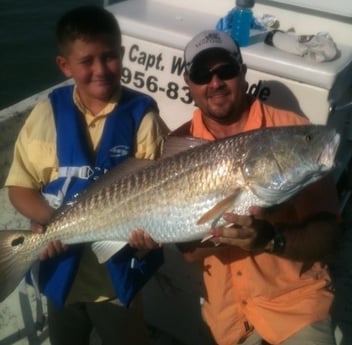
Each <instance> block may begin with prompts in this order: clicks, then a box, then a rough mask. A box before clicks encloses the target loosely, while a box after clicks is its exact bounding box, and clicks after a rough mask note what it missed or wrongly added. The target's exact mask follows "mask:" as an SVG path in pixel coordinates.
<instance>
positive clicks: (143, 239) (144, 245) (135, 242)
mask: <svg viewBox="0 0 352 345" xmlns="http://www.w3.org/2000/svg"><path fill="white" fill-rule="evenodd" d="M128 244H129V245H130V246H131V247H133V248H136V249H138V250H150V249H156V248H160V247H161V245H160V244H159V243H157V242H155V241H154V240H153V239H152V238H151V236H150V235H149V234H148V233H147V232H145V231H144V230H141V229H135V230H133V231H132V233H131V236H130V238H129V239H128Z"/></svg>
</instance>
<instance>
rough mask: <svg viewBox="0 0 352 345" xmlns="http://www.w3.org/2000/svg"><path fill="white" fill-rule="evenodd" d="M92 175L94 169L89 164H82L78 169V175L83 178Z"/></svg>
mask: <svg viewBox="0 0 352 345" xmlns="http://www.w3.org/2000/svg"><path fill="white" fill-rule="evenodd" d="M93 175H94V170H93V169H92V168H91V167H90V166H89V165H86V166H83V167H81V168H80V169H79V172H78V177H79V178H81V179H84V180H89V179H90V178H91V177H92V176H93Z"/></svg>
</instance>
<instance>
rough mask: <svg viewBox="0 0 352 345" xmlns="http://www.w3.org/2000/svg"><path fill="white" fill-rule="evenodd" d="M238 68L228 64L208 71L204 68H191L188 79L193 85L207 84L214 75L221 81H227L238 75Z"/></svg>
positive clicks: (235, 65) (233, 64)
mask: <svg viewBox="0 0 352 345" xmlns="http://www.w3.org/2000/svg"><path fill="white" fill-rule="evenodd" d="M240 69H241V68H240V66H239V65H238V64H235V63H228V64H225V65H221V66H219V67H216V68H213V69H209V68H206V67H199V68H192V69H191V71H190V73H189V79H190V80H191V81H192V82H193V83H194V84H199V85H204V84H208V83H209V82H210V81H211V80H212V79H213V76H214V75H215V74H216V75H217V77H218V78H219V79H221V80H229V79H232V78H235V77H237V76H238V75H239V74H240Z"/></svg>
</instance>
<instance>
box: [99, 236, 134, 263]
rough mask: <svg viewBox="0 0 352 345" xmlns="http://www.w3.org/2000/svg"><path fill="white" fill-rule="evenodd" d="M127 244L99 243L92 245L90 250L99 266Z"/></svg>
mask: <svg viewBox="0 0 352 345" xmlns="http://www.w3.org/2000/svg"><path fill="white" fill-rule="evenodd" d="M126 244H127V242H122V241H121V242H119V241H99V242H94V243H93V244H92V250H93V252H94V254H95V255H96V257H97V259H98V262H99V263H100V264H102V263H104V262H106V261H108V260H109V259H110V258H111V257H112V256H113V255H115V254H116V253H117V252H118V251H120V250H121V249H122V248H123V247H125V246H126Z"/></svg>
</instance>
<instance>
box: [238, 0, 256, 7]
mask: <svg viewBox="0 0 352 345" xmlns="http://www.w3.org/2000/svg"><path fill="white" fill-rule="evenodd" d="M254 3H255V0H236V6H237V7H243V8H252V7H253V6H254Z"/></svg>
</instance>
